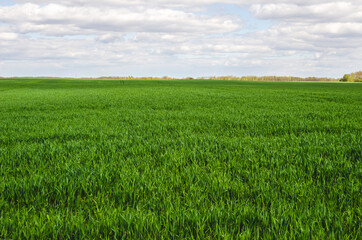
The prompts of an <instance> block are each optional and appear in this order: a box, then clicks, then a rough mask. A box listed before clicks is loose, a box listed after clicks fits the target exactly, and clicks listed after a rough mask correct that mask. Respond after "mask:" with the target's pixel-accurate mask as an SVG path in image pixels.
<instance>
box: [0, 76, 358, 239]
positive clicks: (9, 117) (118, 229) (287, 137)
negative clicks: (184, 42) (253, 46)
mask: <svg viewBox="0 0 362 240" xmlns="http://www.w3.org/2000/svg"><path fill="white" fill-rule="evenodd" d="M361 103H362V85H358V84H339V83H270V82H268V83H266V82H236V81H230V82H228V81H201V80H200V81H195V80H183V81H176V80H173V81H139V80H137V81H106V80H104V81H100V80H66V79H63V80H59V79H57V80H54V79H53V80H46V79H41V80H37V79H31V80H21V79H17V80H6V79H2V80H0V213H1V215H0V238H18V237H22V238H26V237H34V238H56V237H57V238H99V237H104V238H105V237H109V238H114V237H115V238H123V237H132V238H140V237H142V238H157V239H159V238H161V237H165V238H172V237H173V238H206V237H210V238H211V239H214V238H217V237H219V238H236V237H240V238H242V237H245V238H249V237H251V236H252V237H254V238H258V237H259V236H263V237H270V238H271V237H274V238H277V239H281V238H288V239H289V238H291V237H296V238H299V239H300V238H306V239H310V238H312V237H317V238H320V239H325V238H342V237H343V238H346V239H348V238H350V239H357V238H360V237H361V232H362V228H361V225H360V223H361V215H362V214H361V211H362V210H361V203H362V200H361V199H362V194H361V187H362V186H361V179H362V163H361V130H362V125H361V122H362V121H361V120H362V119H361V115H362V104H361Z"/></svg>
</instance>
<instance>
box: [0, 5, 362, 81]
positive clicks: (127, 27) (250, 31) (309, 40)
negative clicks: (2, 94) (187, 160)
mask: <svg viewBox="0 0 362 240" xmlns="http://www.w3.org/2000/svg"><path fill="white" fill-rule="evenodd" d="M361 42H362V0H354V1H352V0H349V1H348V0H344V1H325V0H320V1H318V3H316V2H315V1H311V0H303V1H302V0H290V1H287V0H270V1H266V0H260V1H248V0H237V1H236V0H225V1H218V0H208V1H206V0H193V1H191V0H185V1H181V3H180V1H176V0H154V1H152V2H150V1H146V0H133V1H126V0H103V1H98V0H87V1H84V0H58V1H48V0H33V1H27V0H13V1H10V0H0V76H65V77H98V76H131V75H132V76H139V77H140V76H164V75H167V76H173V77H188V76H192V77H207V76H221V75H234V76H244V75H258V76H262V75H283V76H286V75H288V76H290V75H293V76H301V77H306V76H320V77H321V76H326V77H341V76H343V74H344V73H349V72H354V71H358V70H362V54H361V53H362V45H361V44H360V43H361Z"/></svg>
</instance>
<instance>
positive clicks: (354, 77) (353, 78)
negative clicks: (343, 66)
mask: <svg viewBox="0 0 362 240" xmlns="http://www.w3.org/2000/svg"><path fill="white" fill-rule="evenodd" d="M339 81H340V82H362V71H359V72H355V73H351V74H344V76H343V78H341V79H340V80H339Z"/></svg>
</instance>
